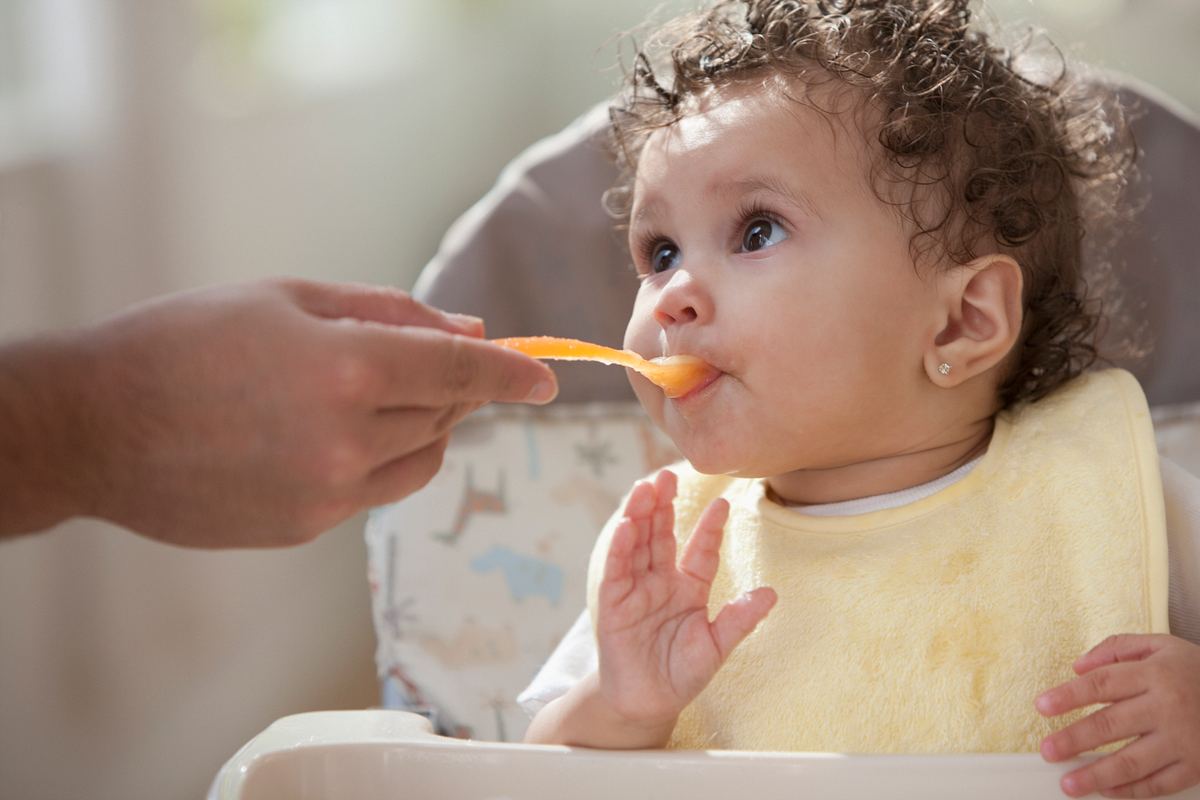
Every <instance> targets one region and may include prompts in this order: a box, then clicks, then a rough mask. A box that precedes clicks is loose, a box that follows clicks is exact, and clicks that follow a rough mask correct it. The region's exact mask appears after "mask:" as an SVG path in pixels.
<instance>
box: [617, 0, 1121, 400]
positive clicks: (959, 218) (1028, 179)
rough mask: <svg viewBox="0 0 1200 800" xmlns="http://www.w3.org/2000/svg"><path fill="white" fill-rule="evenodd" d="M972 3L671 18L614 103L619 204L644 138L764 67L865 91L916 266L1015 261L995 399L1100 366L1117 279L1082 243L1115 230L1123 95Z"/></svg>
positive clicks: (761, 5) (623, 211) (767, 2)
mask: <svg viewBox="0 0 1200 800" xmlns="http://www.w3.org/2000/svg"><path fill="white" fill-rule="evenodd" d="M970 5H971V3H970V0H903V2H901V1H899V0H840V2H839V1H838V0H726V1H725V2H719V3H717V4H716V5H715V6H713V7H712V8H711V9H709V10H707V11H703V12H699V13H696V14H691V15H687V16H684V17H680V18H678V19H676V20H674V21H672V22H671V23H668V24H667V25H666V26H665V27H663V28H662V29H660V30H659V31H658V32H657V33H656V34H654V35H653V36H652V37H651V38H650V39H649V40H648V43H647V46H646V47H644V48H639V49H638V50H637V52H636V54H635V57H634V61H633V65H632V68H631V69H629V70H627V81H626V87H625V91H624V92H623V94H622V96H621V97H620V99H619V100H618V101H617V103H616V104H615V105H613V107H612V108H611V109H610V117H611V120H612V126H611V134H612V143H613V148H614V152H615V154H616V159H617V162H618V166H619V167H620V169H621V178H620V180H619V181H618V183H617V185H616V186H615V187H613V189H612V190H610V191H609V193H608V194H607V195H606V203H607V204H608V206H609V209H610V211H611V212H612V213H613V214H614V215H615V216H617V217H618V219H619V220H621V221H623V222H625V223H628V219H629V211H630V205H631V202H632V193H633V190H632V187H633V179H634V174H635V172H636V170H637V164H638V157H639V155H640V152H641V149H642V147H643V146H644V144H645V142H646V139H647V138H648V136H649V135H650V133H652V132H653V131H654V130H656V129H658V128H661V127H665V126H669V125H671V124H673V123H675V122H676V121H678V120H679V119H680V118H681V117H683V116H685V115H686V114H688V113H689V112H690V111H692V110H693V109H694V108H695V106H696V103H697V102H698V101H699V100H700V99H702V98H703V97H704V96H705V95H706V94H707V93H709V92H711V91H713V90H717V89H720V88H722V87H725V86H728V85H731V84H734V83H735V82H739V81H743V80H746V79H748V78H757V77H761V76H763V75H766V74H777V75H781V76H784V77H786V78H789V79H798V80H800V81H801V82H803V83H806V84H810V85H811V84H813V83H817V82H829V81H830V80H833V81H840V82H841V84H840V85H843V86H845V87H852V88H855V89H858V90H861V91H860V92H858V93H857V94H856V95H855V97H857V98H858V99H859V101H860V107H872V108H874V109H875V110H876V111H877V112H878V115H877V116H876V117H875V118H876V119H877V120H878V123H877V124H872V125H871V126H870V127H869V129H868V130H866V131H864V132H865V133H866V134H867V135H871V134H874V136H875V138H876V139H877V141H878V144H879V145H880V149H879V153H880V154H881V155H882V158H880V159H879V163H878V165H877V169H876V170H875V171H874V172H873V174H872V175H871V176H870V179H871V181H872V185H873V186H874V187H875V193H876V195H877V196H878V197H879V198H880V200H882V201H884V202H888V203H890V204H892V205H893V206H895V207H896V209H897V210H898V211H899V212H900V213H901V215H902V216H903V217H904V218H905V219H906V220H907V221H908V223H910V225H911V226H912V229H913V231H914V233H913V236H912V239H911V247H910V249H911V251H912V256H913V263H914V267H915V266H916V265H917V264H918V262H920V261H921V260H922V259H923V258H925V257H929V256H930V255H933V256H934V257H935V258H936V257H937V256H942V257H944V258H947V259H949V260H950V261H952V262H954V263H958V264H965V263H967V262H969V261H971V260H972V259H974V258H975V257H976V255H977V254H980V252H981V250H983V249H984V248H986V249H987V250H989V251H996V250H998V251H999V252H1003V253H1007V254H1009V255H1012V256H1013V257H1014V258H1015V259H1016V261H1017V262H1018V263H1019V264H1020V265H1021V270H1022V273H1023V278H1024V297H1023V301H1024V303H1023V304H1024V323H1023V325H1022V329H1021V331H1020V337H1019V340H1018V343H1017V345H1016V346H1015V347H1014V352H1013V353H1010V356H1009V359H1008V361H1007V365H1008V369H1007V373H1006V374H1005V376H1004V379H1003V381H1002V383H1001V385H1000V387H999V400H1000V402H1001V404H1002V405H1003V406H1004V407H1007V406H1009V405H1012V404H1013V403H1016V402H1018V401H1022V400H1029V401H1033V400H1037V399H1038V398H1040V397H1043V396H1044V395H1046V394H1047V393H1049V392H1050V391H1052V390H1053V389H1054V388H1055V387H1057V386H1059V385H1060V384H1062V383H1064V382H1066V381H1067V380H1069V379H1071V378H1073V377H1075V376H1076V375H1078V374H1080V373H1081V372H1083V371H1084V370H1086V369H1087V368H1088V367H1090V366H1091V365H1092V364H1093V363H1094V362H1095V361H1096V359H1097V357H1098V340H1099V338H1100V336H1101V334H1102V326H1101V321H1102V320H1103V319H1104V315H1105V311H1106V307H1105V306H1106V301H1107V300H1108V299H1109V298H1110V297H1111V296H1112V289H1113V281H1112V270H1111V265H1110V264H1108V263H1106V262H1104V261H1103V260H1100V261H1098V262H1097V263H1094V264H1092V265H1091V266H1090V267H1089V269H1088V274H1085V268H1084V264H1083V259H1082V257H1081V243H1082V241H1083V237H1084V232H1085V230H1087V231H1088V233H1089V236H1094V235H1096V234H1097V233H1104V232H1106V231H1112V230H1114V229H1115V226H1114V225H1113V224H1110V223H1113V222H1115V219H1114V215H1115V214H1117V213H1118V212H1117V211H1116V209H1117V208H1118V207H1119V204H1118V203H1117V199H1118V197H1119V196H1120V194H1121V192H1122V190H1123V189H1124V186H1125V184H1126V183H1127V182H1128V180H1129V177H1130V176H1131V174H1132V166H1133V161H1134V156H1135V153H1136V147H1135V146H1134V144H1133V140H1132V134H1131V133H1130V131H1129V128H1128V125H1127V121H1126V114H1125V112H1124V110H1123V109H1122V108H1121V106H1120V104H1119V102H1118V101H1117V97H1116V93H1115V92H1114V91H1112V90H1111V89H1107V88H1105V87H1104V86H1103V85H1102V84H1101V83H1100V82H1098V81H1094V80H1091V81H1089V80H1086V79H1084V77H1083V76H1081V75H1079V74H1076V73H1075V72H1073V71H1072V70H1070V69H1068V65H1067V60H1066V58H1065V57H1064V56H1063V55H1062V53H1061V52H1060V51H1058V50H1057V49H1055V48H1053V47H1052V46H1050V47H1049V48H1043V49H1042V52H1039V49H1038V48H1037V47H1036V45H1038V44H1046V43H1047V42H1046V40H1045V39H1044V37H1041V36H1040V35H1035V34H1033V33H1032V32H1031V33H1030V35H1028V36H1027V37H1026V38H1025V41H1024V42H1023V43H1021V44H1020V45H1019V46H1015V47H1011V48H1005V47H1002V46H1000V45H999V44H997V43H996V41H995V40H994V38H995V37H993V36H991V35H989V34H988V33H987V32H985V31H984V30H982V29H980V28H979V27H978V26H977V24H976V22H975V21H974V20H973V19H972V12H971V10H970ZM1047 54H1049V55H1050V56H1051V57H1050V58H1049V59H1047V58H1046V55H1047ZM1031 56H1037V59H1036V60H1035V59H1033V58H1031ZM1031 64H1032V65H1033V68H1032V69H1031V67H1030V65H1031ZM1048 65H1049V66H1050V67H1052V69H1047V66H1048ZM827 113H835V112H827ZM900 186H907V187H909V191H908V193H907V196H901V197H899V198H898V197H897V194H896V191H895V190H896V188H898V187H900ZM885 189H886V190H887V191H885ZM885 194H886V195H887V196H886V197H885ZM930 198H932V199H934V200H935V202H928V200H929V199H930ZM1085 224H1086V228H1085ZM993 242H994V244H992V243H993Z"/></svg>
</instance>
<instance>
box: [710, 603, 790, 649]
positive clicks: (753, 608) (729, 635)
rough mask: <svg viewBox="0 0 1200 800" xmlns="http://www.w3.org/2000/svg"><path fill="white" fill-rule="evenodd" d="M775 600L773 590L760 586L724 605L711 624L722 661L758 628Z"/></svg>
mask: <svg viewBox="0 0 1200 800" xmlns="http://www.w3.org/2000/svg"><path fill="white" fill-rule="evenodd" d="M777 599H778V598H777V596H776V594H775V590H774V589H771V588H768V587H766V586H760V587H759V588H757V589H755V590H754V591H752V592H746V593H745V594H743V595H742V596H741V597H739V598H737V599H736V600H731V601H730V602H728V603H726V604H725V607H724V608H722V609H721V611H720V612H719V613H718V614H717V618H716V619H714V620H713V622H712V632H713V639H714V640H715V641H716V644H717V650H718V651H719V652H720V653H721V659H722V660H724V659H726V658H728V657H729V654H730V653H731V652H733V648H735V647H737V646H738V645H739V644H741V643H742V640H743V639H745V638H746V637H747V636H749V635H750V632H751V631H753V630H754V629H755V628H756V627H758V623H760V622H762V620H763V617H765V616H766V615H767V612H768V611H770V610H771V608H772V607H773V606H774V605H775V601H776V600H777Z"/></svg>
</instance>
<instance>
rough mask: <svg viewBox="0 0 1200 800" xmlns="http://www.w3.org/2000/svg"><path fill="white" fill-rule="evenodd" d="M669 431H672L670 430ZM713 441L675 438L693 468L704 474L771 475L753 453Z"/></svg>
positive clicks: (750, 476)
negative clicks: (715, 444) (715, 445)
mask: <svg viewBox="0 0 1200 800" xmlns="http://www.w3.org/2000/svg"><path fill="white" fill-rule="evenodd" d="M668 433H670V432H669V431H668ZM712 444H713V443H712V442H708V443H694V442H681V441H679V440H675V446H676V447H678V448H679V452H680V453H681V454H682V455H683V457H684V458H685V459H687V462H688V463H689V464H691V465H692V468H693V469H695V470H696V471H697V472H699V473H702V474H704V475H731V476H733V477H735V478H766V477H769V476H770V473H769V471H768V470H766V469H764V468H763V465H758V464H756V463H755V459H754V458H753V457H752V454H750V453H746V452H739V449H734V448H722V447H714V446H712Z"/></svg>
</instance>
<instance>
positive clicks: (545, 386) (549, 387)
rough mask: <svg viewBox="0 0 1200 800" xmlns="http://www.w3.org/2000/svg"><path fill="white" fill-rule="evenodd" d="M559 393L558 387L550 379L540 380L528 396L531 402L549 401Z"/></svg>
mask: <svg viewBox="0 0 1200 800" xmlns="http://www.w3.org/2000/svg"><path fill="white" fill-rule="evenodd" d="M557 395H558V387H557V386H555V385H554V384H553V383H552V382H550V381H538V383H537V385H536V386H534V387H533V391H531V392H530V393H529V396H528V397H527V398H526V399H527V400H529V402H531V403H549V402H550V401H551V400H553V399H554V398H555V397H556V396H557Z"/></svg>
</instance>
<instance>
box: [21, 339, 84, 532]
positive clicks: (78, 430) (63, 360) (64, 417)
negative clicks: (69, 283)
mask: <svg viewBox="0 0 1200 800" xmlns="http://www.w3.org/2000/svg"><path fill="white" fill-rule="evenodd" d="M89 369H90V368H89V367H88V359H87V357H86V341H85V337H83V336H82V335H80V334H78V333H59V334H53V335H47V336H41V337H37V338H33V339H26V340H22V341H16V342H11V343H9V344H5V345H2V346H0V537H7V536H12V535H16V534H21V533H32V532H34V531H38V530H42V529H45V528H48V527H50V526H52V525H55V524H57V523H59V522H61V521H63V520H65V519H67V518H69V517H72V516H76V515H80V514H86V513H88V512H89V510H90V509H89V501H88V499H87V498H88V492H87V491H86V490H85V484H86V482H87V481H86V476H87V474H88V473H89V472H90V471H91V469H92V468H93V467H94V465H95V463H96V458H95V454H94V453H92V452H91V450H92V449H94V446H95V445H94V435H93V434H94V431H93V430H92V426H91V425H90V424H89V422H88V417H89V414H88V405H87V403H88V401H87V391H86V386H87V384H88V379H87V377H86V376H87V373H88V371H89Z"/></svg>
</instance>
